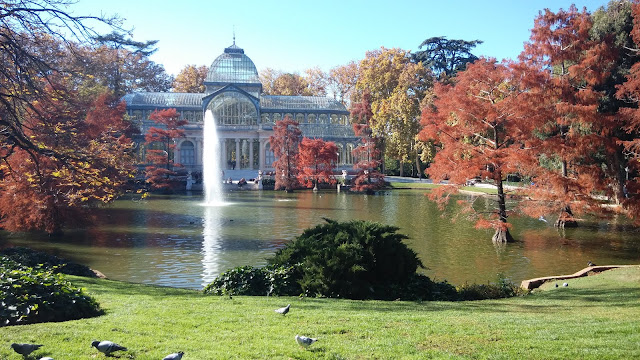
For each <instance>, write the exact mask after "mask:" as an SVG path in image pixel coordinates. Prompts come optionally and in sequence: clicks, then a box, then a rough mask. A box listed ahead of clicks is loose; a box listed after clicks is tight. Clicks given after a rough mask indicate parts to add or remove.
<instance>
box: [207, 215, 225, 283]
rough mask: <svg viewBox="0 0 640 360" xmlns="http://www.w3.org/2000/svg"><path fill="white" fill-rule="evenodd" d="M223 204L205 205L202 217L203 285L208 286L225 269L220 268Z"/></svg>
mask: <svg viewBox="0 0 640 360" xmlns="http://www.w3.org/2000/svg"><path fill="white" fill-rule="evenodd" d="M221 211H222V206H205V207H204V215H203V217H202V227H203V229H202V237H203V241H202V287H205V286H207V285H208V284H209V283H210V282H211V281H213V279H215V277H216V276H218V275H219V274H220V273H221V272H222V271H224V269H220V255H221V252H222V234H221V232H222V220H221V219H222V216H221V214H220V213H221Z"/></svg>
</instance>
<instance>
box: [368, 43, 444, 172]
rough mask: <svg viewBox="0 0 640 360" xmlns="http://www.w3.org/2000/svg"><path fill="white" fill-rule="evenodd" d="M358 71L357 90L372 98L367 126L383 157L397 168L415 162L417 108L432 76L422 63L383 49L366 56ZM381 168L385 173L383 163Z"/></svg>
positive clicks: (396, 50) (404, 52) (400, 51)
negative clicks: (397, 162)
mask: <svg viewBox="0 0 640 360" xmlns="http://www.w3.org/2000/svg"><path fill="white" fill-rule="evenodd" d="M359 69H360V73H359V75H358V82H357V84H356V88H357V89H358V90H359V91H360V92H364V91H367V92H368V93H369V94H370V96H371V101H370V103H371V110H372V116H371V118H370V119H368V126H369V128H370V131H371V133H372V135H373V136H374V137H375V138H377V139H378V140H379V141H380V143H381V147H380V150H381V151H382V153H383V155H384V156H387V157H389V158H392V159H396V160H398V161H399V162H400V164H402V163H404V162H405V161H407V160H410V159H417V157H418V152H417V147H416V144H415V141H416V135H417V134H418V132H419V131H420V108H421V102H422V100H423V99H424V97H425V96H426V94H427V92H428V91H430V89H431V87H432V84H433V81H432V76H431V73H430V72H429V70H427V69H425V68H424V66H423V65H422V64H421V63H418V64H416V63H413V62H411V59H410V54H409V53H408V52H406V51H404V50H401V49H385V48H382V49H380V50H376V51H370V52H367V56H366V57H365V59H363V60H362V61H361V62H360V65H359ZM382 167H383V171H384V163H383V164H382ZM401 173H402V166H401Z"/></svg>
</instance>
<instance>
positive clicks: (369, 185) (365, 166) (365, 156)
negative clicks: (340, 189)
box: [351, 92, 384, 192]
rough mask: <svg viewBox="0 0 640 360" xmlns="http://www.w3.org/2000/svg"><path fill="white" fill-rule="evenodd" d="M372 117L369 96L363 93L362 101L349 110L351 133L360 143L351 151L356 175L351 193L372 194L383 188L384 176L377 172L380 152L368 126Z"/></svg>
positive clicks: (380, 162) (380, 161)
mask: <svg viewBox="0 0 640 360" xmlns="http://www.w3.org/2000/svg"><path fill="white" fill-rule="evenodd" d="M372 117H373V112H372V111H371V95H370V94H369V93H368V92H365V93H364V94H363V95H362V100H361V101H360V102H358V103H356V104H354V105H353V107H352V108H351V118H352V121H353V131H354V132H355V134H356V136H359V137H360V143H359V144H358V146H356V148H355V149H353V157H354V159H355V163H354V164H353V167H354V169H356V170H358V173H357V174H356V177H355V179H354V180H353V187H352V188H351V190H352V191H357V192H373V191H375V190H378V189H381V188H382V187H383V186H384V174H382V173H381V172H380V171H379V170H378V169H379V168H380V165H381V164H382V159H381V151H380V149H379V146H378V142H377V141H376V139H375V138H374V137H373V135H372V130H371V125H370V121H371V118H372Z"/></svg>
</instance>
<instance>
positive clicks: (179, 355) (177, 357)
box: [162, 351, 184, 360]
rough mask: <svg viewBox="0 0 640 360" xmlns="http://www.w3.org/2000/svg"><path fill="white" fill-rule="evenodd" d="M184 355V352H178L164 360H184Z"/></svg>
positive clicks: (163, 359)
mask: <svg viewBox="0 0 640 360" xmlns="http://www.w3.org/2000/svg"><path fill="white" fill-rule="evenodd" d="M182 355H184V351H178V352H177V353H173V354H169V355H167V356H165V357H164V358H162V360H180V359H182Z"/></svg>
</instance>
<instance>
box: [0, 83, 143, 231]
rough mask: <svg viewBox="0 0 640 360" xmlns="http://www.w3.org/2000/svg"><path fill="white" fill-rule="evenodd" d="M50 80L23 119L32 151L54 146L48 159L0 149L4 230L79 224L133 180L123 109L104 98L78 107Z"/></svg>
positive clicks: (78, 103) (53, 228)
mask: <svg viewBox="0 0 640 360" xmlns="http://www.w3.org/2000/svg"><path fill="white" fill-rule="evenodd" d="M52 79H53V77H50V79H49V80H52ZM58 80H59V81H60V82H59V83H57V84H53V83H49V84H48V85H47V86H45V87H44V92H45V93H44V94H41V97H40V100H39V101H37V102H35V103H33V104H32V107H31V108H30V109H28V111H27V112H26V113H25V114H24V117H23V124H24V127H23V129H24V132H25V135H26V136H28V137H29V138H30V139H31V141H32V142H33V143H34V144H36V146H38V147H39V148H40V149H55V156H54V155H53V152H50V151H44V150H43V151H41V152H36V151H32V150H30V149H28V148H20V147H17V146H14V147H4V148H3V152H4V153H3V157H4V161H3V163H2V164H1V165H0V172H1V174H2V180H1V181H0V215H1V217H0V225H1V226H2V227H3V228H4V229H7V230H9V231H28V230H44V231H47V232H48V233H52V234H53V233H59V232H61V231H62V229H63V228H64V227H65V226H68V225H75V224H82V223H83V222H84V221H86V220H87V219H88V216H89V212H88V211H87V208H90V207H92V206H95V205H96V204H101V203H108V202H110V201H112V200H114V199H115V198H117V196H118V195H120V194H121V193H122V191H124V188H125V186H126V185H127V182H128V181H129V180H131V179H132V178H133V173H134V169H133V166H132V164H133V155H132V148H133V143H132V141H131V140H130V139H129V138H128V137H127V136H126V135H125V134H126V133H127V132H129V131H130V130H129V123H128V122H127V121H125V120H124V113H125V104H124V103H122V102H117V101H115V99H113V98H112V97H110V96H109V95H104V94H103V95H102V96H100V97H99V98H98V99H96V100H95V101H93V103H91V104H87V103H83V102H82V100H79V98H78V96H77V94H76V93H75V92H74V91H72V90H68V88H67V87H65V82H64V80H60V79H58ZM85 109H89V110H88V111H87V110H85Z"/></svg>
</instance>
